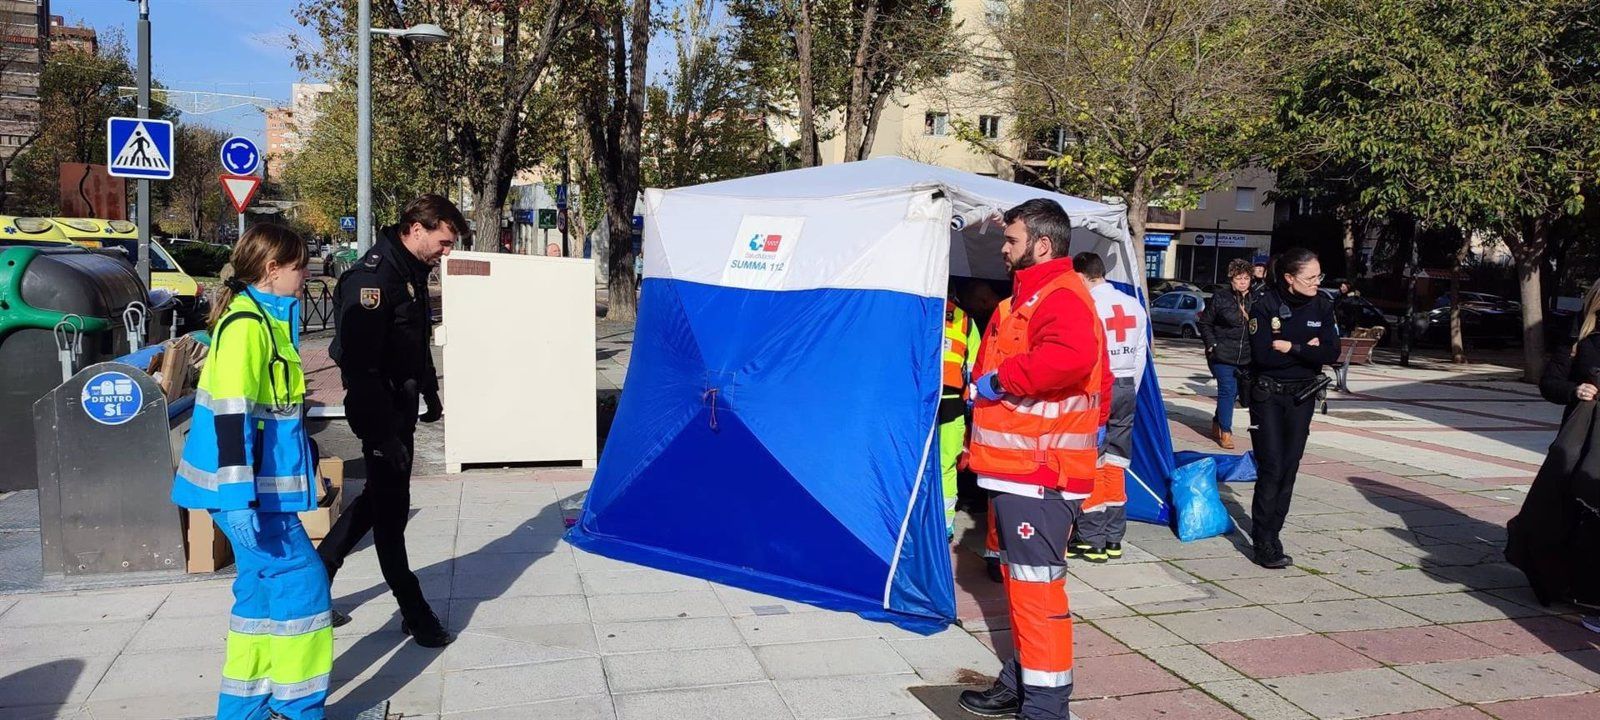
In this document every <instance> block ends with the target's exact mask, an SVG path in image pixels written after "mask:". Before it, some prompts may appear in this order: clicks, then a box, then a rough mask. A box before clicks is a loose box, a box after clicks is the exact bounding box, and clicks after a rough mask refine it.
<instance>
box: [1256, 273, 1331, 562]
mask: <svg viewBox="0 0 1600 720" xmlns="http://www.w3.org/2000/svg"><path fill="white" fill-rule="evenodd" d="M1277 276H1278V279H1277V284H1276V286H1275V287H1273V288H1271V289H1268V290H1267V291H1266V292H1265V293H1262V295H1261V299H1260V300H1259V301H1257V302H1256V303H1255V305H1254V306H1252V307H1251V308H1250V327H1249V332H1250V377H1251V380H1250V440H1251V442H1252V443H1254V450H1255V456H1256V488H1255V498H1254V500H1252V502H1251V505H1250V535H1251V539H1252V540H1253V541H1254V545H1255V562H1256V564H1257V565H1260V566H1262V567H1265V568H1271V569H1275V570H1276V569H1282V568H1287V567H1289V566H1290V565H1293V564H1294V559H1293V558H1291V557H1289V556H1288V555H1286V554H1284V552H1283V543H1282V541H1281V540H1280V539H1279V533H1281V532H1282V531H1283V521H1284V519H1285V518H1287V517H1288V515H1289V502H1290V500H1291V499H1292V497H1293V495H1294V481H1295V476H1296V475H1298V474H1299V472H1300V457H1301V456H1302V455H1304V454H1305V450H1306V436H1307V435H1309V434H1310V432H1311V415H1312V413H1313V412H1314V411H1315V409H1316V405H1317V401H1316V395H1317V392H1316V386H1318V385H1320V384H1323V383H1325V382H1326V379H1325V378H1324V377H1323V374H1322V367H1323V366H1324V365H1327V364H1329V363H1331V362H1334V361H1335V360H1337V359H1338V358H1339V333H1338V323H1336V322H1334V317H1333V301H1332V300H1330V299H1328V296H1326V295H1323V294H1322V292H1321V291H1320V290H1319V289H1318V288H1319V286H1320V284H1321V283H1322V263H1320V262H1319V261H1318V260H1317V255H1316V253H1313V252H1311V251H1310V250H1307V249H1305V248H1291V249H1289V250H1288V251H1287V252H1285V253H1284V254H1283V255H1281V256H1279V257H1278V270H1277Z"/></svg>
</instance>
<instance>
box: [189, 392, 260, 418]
mask: <svg viewBox="0 0 1600 720" xmlns="http://www.w3.org/2000/svg"><path fill="white" fill-rule="evenodd" d="M194 404H195V405H196V406H197V407H203V408H205V409H207V410H210V411H211V414H212V415H243V414H245V413H248V412H250V411H251V409H252V408H253V407H254V406H255V402H253V401H251V400H250V399H249V398H242V397H231V398H215V397H212V396H211V393H210V392H208V391H207V390H206V389H205V388H200V389H198V390H195V391H194Z"/></svg>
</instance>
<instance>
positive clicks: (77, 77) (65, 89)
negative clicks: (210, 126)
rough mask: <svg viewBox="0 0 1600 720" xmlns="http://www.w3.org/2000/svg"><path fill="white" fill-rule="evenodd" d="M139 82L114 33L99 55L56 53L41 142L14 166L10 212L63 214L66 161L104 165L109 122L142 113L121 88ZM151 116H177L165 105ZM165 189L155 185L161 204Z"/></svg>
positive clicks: (46, 85) (44, 90) (42, 78)
mask: <svg viewBox="0 0 1600 720" xmlns="http://www.w3.org/2000/svg"><path fill="white" fill-rule="evenodd" d="M135 82H136V81H135V79H134V72H133V67H132V65H131V64H130V62H129V58H128V48H127V46H126V44H124V43H123V42H122V40H121V39H120V38H118V37H117V36H115V35H111V36H109V37H107V38H105V39H104V42H102V43H101V44H100V47H99V50H98V52H95V53H86V52H83V51H81V50H77V49H75V48H67V47H63V48H58V49H57V50H56V51H55V52H53V53H51V54H50V55H49V57H48V59H47V60H46V62H45V65H44V68H43V70H42V71H41V73H40V75H39V121H40V127H39V138H38V139H37V140H36V141H34V143H33V144H32V145H31V146H29V147H28V149H27V151H25V152H24V153H23V154H22V155H21V156H20V157H18V158H17V160H16V164H14V165H13V166H12V167H11V175H12V176H13V177H14V178H15V179H14V180H13V182H12V183H11V185H10V187H8V188H7V191H8V192H7V193H6V194H7V198H6V205H5V212H7V213H10V214H26V215H55V214H58V213H59V211H60V207H61V205H60V202H61V198H60V189H59V187H58V178H59V176H60V165H61V163H100V164H103V163H105V161H106V137H105V136H106V118H109V117H112V116H129V117H131V116H134V115H137V114H138V106H137V104H136V102H135V100H134V98H132V97H123V96H122V95H121V94H120V93H119V92H118V91H117V88H118V87H131V86H133V85H134V84H135ZM152 114H153V116H154V117H156V118H160V119H166V120H171V119H174V118H176V116H177V113H176V112H175V111H172V110H170V109H164V106H160V105H157V106H156V107H155V108H153V113H152ZM162 185H163V184H162V183H153V184H152V188H153V190H154V192H155V195H156V196H155V198H154V201H155V204H156V205H158V206H159V205H161V204H163V201H164V200H165V193H166V188H164V187H162ZM130 194H131V188H130Z"/></svg>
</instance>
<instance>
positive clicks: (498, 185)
mask: <svg viewBox="0 0 1600 720" xmlns="http://www.w3.org/2000/svg"><path fill="white" fill-rule="evenodd" d="M519 8H520V5H519V4H518V3H506V11H505V17H504V18H503V19H504V22H505V25H506V27H507V30H506V32H505V38H504V47H503V48H502V52H503V53H504V56H503V60H504V62H506V63H508V64H510V63H515V62H516V61H517V58H518V53H519V52H520V50H519V49H518V47H517V46H518V43H519V37H520V36H519V35H518V33H517V32H516V28H517V26H518V24H519V22H520V10H519ZM566 8H567V0H553V1H552V2H551V3H550V8H549V11H548V12H549V14H548V15H546V16H545V21H544V28H543V30H542V31H541V32H540V34H539V46H538V48H537V49H535V50H534V54H533V57H532V58H530V59H529V60H528V64H527V66H526V67H525V68H523V71H522V75H521V76H520V77H519V78H518V79H517V84H516V85H515V86H514V87H513V88H512V90H511V95H510V96H509V97H507V99H506V103H505V105H504V106H503V107H501V108H500V122H499V124H498V126H497V127H496V128H495V133H494V144H493V145H491V146H490V148H489V156H488V157H487V158H486V159H485V162H484V164H483V169H482V171H481V174H480V175H479V176H478V178H477V187H476V188H475V190H474V194H475V195H477V196H478V203H477V205H475V206H473V211H472V218H473V224H474V225H475V226H476V227H478V228H480V232H482V231H483V230H482V229H484V228H488V229H490V231H491V232H492V233H493V241H492V242H489V243H486V244H485V247H483V248H481V250H482V251H483V252H499V251H500V249H501V248H500V221H501V218H502V217H503V216H504V215H505V204H506V195H507V194H508V193H509V192H510V190H511V178H512V175H514V174H515V172H516V167H515V166H516V157H517V152H516V149H517V135H518V132H519V130H521V127H522V123H523V119H524V118H523V113H522V110H523V105H525V104H527V102H528V95H530V94H532V92H533V88H534V86H535V85H537V84H538V83H539V78H540V77H541V76H543V75H544V70H545V67H547V66H548V65H549V64H550V54H551V51H552V50H553V49H554V47H555V44H556V42H557V41H558V40H559V39H560V38H561V36H562V35H564V34H565V31H566V27H567V26H566V22H565V20H566V12H567V10H566ZM512 249H513V250H514V249H515V248H514V247H513V248H512Z"/></svg>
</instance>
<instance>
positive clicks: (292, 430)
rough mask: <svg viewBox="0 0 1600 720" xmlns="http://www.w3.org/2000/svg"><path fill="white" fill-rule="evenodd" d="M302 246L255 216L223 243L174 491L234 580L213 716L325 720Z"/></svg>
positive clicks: (324, 598) (322, 602)
mask: <svg viewBox="0 0 1600 720" xmlns="http://www.w3.org/2000/svg"><path fill="white" fill-rule="evenodd" d="M306 260H307V253H306V244H305V241H304V240H301V239H300V237H299V236H297V235H295V233H293V232H292V231H290V230H288V229H286V228H283V227H277V226H272V225H257V226H255V227H253V228H251V229H250V230H249V231H248V232H246V233H245V234H244V237H242V238H240V239H239V242H238V244H237V245H235V246H234V249H233V258H232V264H233V270H234V276H233V277H232V278H230V279H229V280H228V282H227V284H226V290H225V291H224V293H223V296H222V298H220V299H219V301H218V302H217V305H216V309H215V310H214V311H213V313H212V317H211V352H210V355H209V356H208V357H207V359H206V365H205V368H204V369H203V370H201V372H200V387H199V391H198V392H197V393H196V394H195V407H194V417H193V421H192V422H191V425H190V431H189V437H188V440H187V442H186V443H185V444H184V448H183V460H182V462H181V463H180V464H179V466H178V472H177V477H176V478H174V480H173V485H172V500H173V502H175V503H177V504H178V505H180V506H182V507H186V508H190V509H195V510H207V511H209V512H210V513H211V518H212V520H213V521H215V522H216V524H217V527H218V528H220V529H221V530H222V533H223V534H224V535H227V536H228V540H229V541H230V542H231V543H233V552H234V558H235V564H236V565H237V567H238V572H239V574H238V577H237V579H235V580H234V582H233V597H234V602H233V616H232V618H231V619H230V620H229V623H228V651H227V659H226V661H225V663H224V665H223V667H222V692H221V695H220V698H219V700H218V703H217V717H218V718H219V720H262V719H265V718H268V717H274V718H286V719H287V720H322V719H323V716H324V713H323V705H324V704H325V703H326V701H327V696H328V673H329V671H330V670H332V668H333V628H332V626H331V625H330V620H331V611H332V601H331V598H330V596H329V591H328V576H327V572H326V571H325V570H323V568H322V561H321V560H319V559H318V558H317V552H316V549H315V548H314V547H313V546H312V545H311V540H310V538H308V537H307V536H306V531H305V528H304V527H302V526H301V524H300V518H299V516H298V515H297V513H299V512H302V511H305V510H310V509H312V508H314V507H316V505H317V491H318V482H317V478H316V471H315V469H314V468H315V458H313V457H312V456H311V448H310V440H309V438H308V437H307V435H306V428H305V423H304V417H303V413H302V403H303V402H304V400H305V393H306V384H305V376H304V374H303V373H302V371H301V368H300V354H299V344H300V332H299V330H300V306H299V302H300V301H299V299H298V296H299V294H300V288H301V286H302V285H303V284H304V283H305V278H306Z"/></svg>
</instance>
